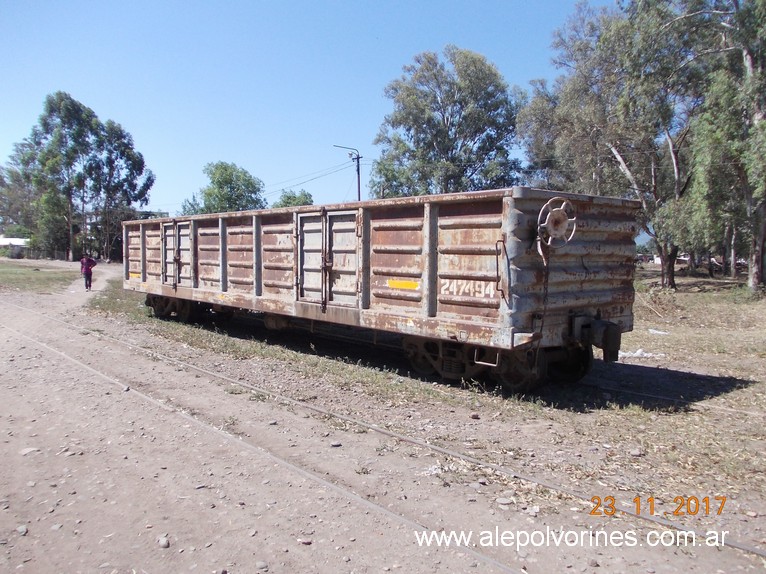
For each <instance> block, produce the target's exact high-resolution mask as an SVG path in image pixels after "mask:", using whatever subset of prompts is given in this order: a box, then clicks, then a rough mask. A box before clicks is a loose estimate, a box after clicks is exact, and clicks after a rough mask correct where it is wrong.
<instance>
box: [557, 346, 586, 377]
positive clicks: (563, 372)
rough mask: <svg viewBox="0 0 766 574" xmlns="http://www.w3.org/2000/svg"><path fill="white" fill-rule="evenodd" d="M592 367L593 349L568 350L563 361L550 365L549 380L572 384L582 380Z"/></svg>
mask: <svg viewBox="0 0 766 574" xmlns="http://www.w3.org/2000/svg"><path fill="white" fill-rule="evenodd" d="M592 367H593V347H592V346H591V345H585V346H584V347H582V348H576V349H570V350H569V352H568V356H567V358H566V359H564V360H563V361H557V362H555V363H551V365H550V367H549V368H548V371H549V373H550V375H551V379H553V380H554V381H556V382H560V383H564V384H573V383H576V382H578V381H580V380H581V379H583V378H584V377H585V376H586V375H587V374H588V373H590V370H591V368H592Z"/></svg>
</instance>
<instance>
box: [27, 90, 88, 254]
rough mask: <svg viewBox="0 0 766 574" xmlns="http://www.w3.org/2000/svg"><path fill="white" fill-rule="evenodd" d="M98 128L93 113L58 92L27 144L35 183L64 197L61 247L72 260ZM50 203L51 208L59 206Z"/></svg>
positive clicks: (33, 129) (48, 104)
mask: <svg viewBox="0 0 766 574" xmlns="http://www.w3.org/2000/svg"><path fill="white" fill-rule="evenodd" d="M99 127H100V122H99V120H98V117H96V114H95V113H94V112H93V110H91V109H90V108H89V107H87V106H85V105H83V104H82V103H80V102H78V101H77V100H75V99H74V98H73V97H72V96H70V95H69V94H67V93H66V92H56V93H54V94H50V95H48V96H47V97H46V98H45V103H44V107H43V114H42V115H41V116H40V119H39V122H38V125H37V126H35V127H33V128H32V134H31V136H30V138H29V139H28V140H27V143H29V144H30V145H29V146H28V150H29V153H30V154H31V156H32V159H31V161H29V162H28V165H30V168H31V169H32V173H33V181H34V183H35V184H36V185H37V186H38V187H40V188H42V189H44V190H45V193H48V194H55V193H58V194H61V197H62V199H63V202H62V203H63V204H64V205H65V206H66V208H65V217H66V226H67V241H66V245H63V246H59V247H60V248H63V249H66V251H67V253H68V258H69V259H70V260H71V259H72V257H73V252H72V250H73V248H74V247H75V233H76V231H77V230H78V227H79V223H80V218H79V217H78V211H77V208H76V205H78V204H79V205H81V206H82V207H83V211H84V206H85V204H86V203H88V201H89V199H90V189H89V186H88V167H89V162H90V160H91V153H92V150H93V147H94V145H95V140H96V138H97V134H98V131H99ZM49 199H50V201H48V202H47V204H49V205H54V204H57V203H58V202H57V201H54V200H53V198H49ZM49 235H50V234H49ZM52 236H53V237H59V236H58V234H53V235H52Z"/></svg>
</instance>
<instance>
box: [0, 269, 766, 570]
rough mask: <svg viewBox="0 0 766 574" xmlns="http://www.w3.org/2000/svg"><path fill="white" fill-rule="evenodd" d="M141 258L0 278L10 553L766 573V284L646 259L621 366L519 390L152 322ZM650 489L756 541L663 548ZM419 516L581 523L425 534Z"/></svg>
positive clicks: (89, 563)
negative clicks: (136, 268) (574, 381)
mask: <svg viewBox="0 0 766 574" xmlns="http://www.w3.org/2000/svg"><path fill="white" fill-rule="evenodd" d="M27 264H30V265H33V266H36V267H37V268H40V269H41V271H40V273H45V272H46V269H48V268H49V267H51V268H57V269H60V268H61V267H65V268H67V269H68V270H69V271H70V272H72V264H52V263H46V264H44V263H41V262H34V263H27ZM67 265H68V267H67ZM118 274H119V268H117V267H114V266H101V267H97V268H96V271H95V275H94V278H95V291H94V292H93V293H90V294H88V293H85V292H84V290H82V289H81V286H80V283H79V279H77V281H76V282H74V283H73V284H72V285H70V286H69V287H66V288H65V289H63V290H61V289H58V288H55V287H51V286H50V285H46V286H37V285H35V286H33V287H32V288H31V291H30V290H29V289H27V290H24V289H22V288H21V287H19V286H18V285H16V286H11V287H5V288H0V301H1V302H2V304H1V312H2V317H3V320H2V328H0V365H2V369H1V371H2V372H0V404H1V405H2V410H1V411H0V437H2V440H1V441H0V455H2V457H3V460H4V461H6V463H5V464H4V465H3V466H2V467H0V550H2V559H0V571H8V572H11V571H14V572H15V571H19V572H35V573H37V572H51V573H53V572H115V573H122V572H126V573H127V572H142V571H145V572H187V571H190V572H194V571H198V572H219V573H220V572H221V571H222V570H227V571H228V572H230V573H233V572H259V571H268V572H322V573H324V572H381V571H396V570H400V571H405V572H466V571H471V572H473V571H476V572H489V571H498V572H500V571H510V572H528V573H532V572H554V571H555V572H649V573H653V572H657V573H659V572H668V573H678V572H748V571H749V572H761V571H765V570H766V562H764V558H763V556H764V555H765V554H766V530H765V529H766V457H764V452H765V451H766V392H765V391H766V313H765V312H764V311H766V301H764V300H761V301H753V300H750V299H749V298H748V297H747V294H746V292H745V291H744V290H743V289H742V288H741V287H740V286H738V285H737V284H732V283H728V282H724V281H720V280H716V281H710V280H706V279H702V278H690V279H685V278H682V279H681V281H680V283H681V289H680V290H679V292H677V293H668V292H663V291H660V290H658V289H656V287H654V285H653V283H654V282H655V278H654V271H653V270H648V271H644V272H642V275H641V281H640V282H639V284H638V286H637V291H638V293H637V300H636V304H635V308H634V310H635V314H636V325H635V329H634V331H633V332H632V333H629V334H626V335H625V336H624V338H623V351H624V353H625V356H624V357H623V358H622V359H621V361H620V362H619V363H617V364H611V365H604V364H602V363H600V362H597V364H596V367H595V368H594V372H593V373H592V375H591V376H590V377H588V379H587V380H586V381H584V383H585V384H582V385H576V386H571V387H561V386H556V385H549V386H546V387H544V388H543V389H541V390H540V392H539V393H537V394H535V395H532V396H523V397H518V396H510V397H508V396H503V395H502V393H500V392H498V391H497V389H493V388H491V387H488V386H487V385H486V384H485V383H482V382H468V383H465V384H464V385H462V386H449V385H444V384H441V383H438V382H434V381H419V380H416V379H413V378H410V377H409V376H408V374H407V368H406V365H404V364H402V363H401V360H400V359H398V358H397V356H396V355H394V354H388V353H386V352H381V351H375V352H373V353H371V352H370V351H369V350H367V349H366V348H364V347H359V346H353V345H338V344H337V343H334V342H331V341H328V340H325V339H321V338H317V337H311V336H309V335H307V334H304V333H288V334H278V333H277V334H275V333H272V332H265V331H262V330H259V329H257V328H254V327H252V325H249V324H248V323H244V324H242V323H237V322H236V321H235V322H232V323H229V324H221V325H205V326H203V327H201V328H200V327H191V326H187V325H179V324H176V323H175V322H172V321H156V320H154V319H149V318H148V317H147V316H146V311H145V310H144V308H143V306H142V304H141V299H140V297H134V296H132V294H127V295H124V294H122V293H120V292H119V291H116V292H115V291H110V290H108V289H107V285H106V281H105V280H106V278H107V277H109V276H116V275H118ZM74 276H75V277H76V267H75V270H74ZM116 299H119V301H118V302H115V300H116ZM30 309H31V311H30ZM60 320H63V321H66V322H67V323H69V324H75V325H79V327H77V328H75V329H73V328H72V327H71V326H70V325H68V324H67V323H62V322H59V321H60ZM224 331H227V332H228V333H229V335H228V336H227V334H226V333H225V332H224ZM115 339H117V340H119V341H122V342H123V343H129V344H131V345H134V346H135V347H126V346H124V345H122V344H118V343H117V342H115ZM136 349H139V350H136ZM157 353H159V354H157ZM174 360H177V361H181V362H174ZM222 377H223V378H222ZM240 383H241V384H244V385H246V386H241V385H240ZM128 389H129V390H128ZM329 413H335V414H336V415H341V418H339V417H338V416H333V415H332V414H329ZM369 425H373V426H377V427H379V428H382V429H386V430H388V431H390V434H381V433H378V432H375V429H374V428H371V426H369ZM405 437H411V438H412V439H414V440H412V441H408V440H405ZM427 445H435V446H438V447H441V448H442V449H449V451H454V452H460V453H464V454H465V455H468V456H469V457H470V459H469V460H466V458H465V457H463V458H461V457H458V456H454V455H450V454H448V451H447V450H442V451H438V450H437V451H434V450H433V449H429V448H428V446H427ZM477 461H482V462H484V463H487V464H484V465H482V464H477ZM493 465H494V466H493ZM499 469H505V472H501V471H500V470H499ZM509 471H510V472H509ZM513 475H515V477H514V476H513ZM609 497H614V499H615V506H616V507H618V508H623V509H632V510H633V511H634V514H633V515H631V514H623V513H621V512H617V513H616V514H615V516H612V517H609V516H604V515H603V511H604V510H605V509H606V510H607V511H608V507H609V504H610V500H609ZM637 497H638V500H639V502H640V503H641V509H640V512H639V513H638V514H640V515H641V516H646V514H647V512H648V511H647V506H648V505H649V504H650V503H651V501H650V499H653V502H654V507H655V508H654V510H655V514H656V515H657V517H658V518H665V519H667V520H670V521H671V522H672V523H673V524H675V525H676V526H677V527H680V528H684V529H689V530H694V531H696V532H698V533H702V534H705V533H708V532H710V533H713V534H715V535H720V534H721V533H723V532H726V533H727V534H726V536H728V538H727V539H726V540H725V542H726V543H729V542H731V543H733V544H735V545H737V546H741V547H745V548H746V549H747V548H749V549H751V550H753V551H754V552H747V551H744V552H743V551H741V550H738V549H735V548H733V547H730V546H729V545H728V544H726V545H724V546H720V545H719V546H718V547H707V546H705V545H701V544H700V545H698V546H696V547H692V546H690V545H688V544H684V543H676V544H670V546H667V547H666V546H662V545H654V546H650V545H649V543H648V540H649V539H647V536H650V535H651V534H652V533H654V534H655V535H659V534H661V533H663V532H668V533H672V532H675V531H674V530H669V531H665V530H664V529H663V528H662V527H661V526H660V525H658V524H656V523H653V522H648V521H646V520H643V519H642V518H641V517H637V516H635V510H636V509H635V504H636V502H635V499H636V498H637ZM692 497H694V499H693V500H697V501H700V507H699V508H696V507H695V506H694V505H693V504H692ZM723 497H725V498H726V502H725V505H724V507H723V509H722V510H721V512H720V514H718V510H719V509H720V508H721V500H723ZM595 498H598V499H600V500H601V502H602V506H601V507H600V508H598V509H596V502H594V500H592V499H595ZM706 499H707V501H708V505H707V508H706V507H705V503H704V501H705V500H706ZM689 505H691V506H689ZM679 507H681V508H680V509H679ZM594 510H598V511H602V515H601V516H598V515H594V514H592V513H593V512H594ZM680 511H683V514H680ZM690 511H695V512H694V513H693V514H691V513H690ZM420 528H425V529H426V531H428V530H435V531H439V530H443V531H445V532H450V531H453V530H455V531H473V532H474V535H475V536H476V537H478V536H479V534H480V533H487V532H493V533H502V532H510V533H513V534H516V535H517V536H519V535H520V534H519V533H527V534H529V533H532V532H535V531H540V532H544V531H546V530H548V529H549V530H553V531H554V532H566V533H567V534H568V535H569V533H572V532H574V533H579V534H580V536H581V539H580V540H579V541H578V542H577V543H574V544H558V545H557V544H555V543H553V542H551V540H550V539H547V540H546V541H545V543H544V544H540V545H532V544H528V545H526V546H523V547H518V546H516V545H514V544H513V543H512V544H503V543H498V542H500V541H498V540H488V539H487V540H484V542H489V543H488V544H478V545H476V546H474V547H471V548H469V549H466V548H462V547H461V548H456V547H454V546H452V547H444V546H442V547H439V548H437V547H435V546H432V547H430V548H425V547H421V546H419V545H418V544H417V543H416V538H415V531H416V530H419V529H420ZM599 531H605V532H607V533H609V535H610V536H611V537H612V538H610V542H611V543H610V544H608V545H604V544H598V545H596V546H594V544H593V543H592V539H589V538H588V536H589V535H592V533H595V532H599ZM583 535H584V536H585V538H582V536H583ZM631 535H634V536H636V539H637V544H635V545H631V544H630V543H629V542H630V536H631ZM589 540H591V542H590V543H589V542H588V541H589ZM620 540H622V541H623V543H622V544H619V542H620ZM625 540H627V541H628V542H625ZM473 541H474V543H476V542H477V538H474V539H473ZM507 541H508V539H506V542H507ZM570 542H571V539H570ZM166 544H167V547H164V546H165V545H166ZM641 544H643V545H641Z"/></svg>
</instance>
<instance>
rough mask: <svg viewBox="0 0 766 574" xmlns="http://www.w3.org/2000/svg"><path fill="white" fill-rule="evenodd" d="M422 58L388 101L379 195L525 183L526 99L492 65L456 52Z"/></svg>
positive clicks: (377, 174)
mask: <svg viewBox="0 0 766 574" xmlns="http://www.w3.org/2000/svg"><path fill="white" fill-rule="evenodd" d="M444 58H445V60H446V61H443V60H441V59H440V58H439V55H438V54H436V53H434V52H424V53H421V54H418V55H417V56H415V59H414V63H413V64H411V65H407V66H405V67H404V74H403V75H402V77H400V78H399V79H397V80H394V81H392V82H391V83H390V84H389V85H388V86H387V87H386V89H385V95H386V97H388V98H389V99H391V100H392V101H393V104H394V111H393V112H391V113H390V114H389V115H387V116H386V118H385V120H384V122H383V124H382V126H381V128H380V131H379V133H378V136H377V137H376V139H375V141H374V143H375V144H378V145H381V146H382V148H383V149H382V153H381V156H380V159H378V160H376V161H375V162H374V164H373V169H372V177H371V184H370V187H371V190H372V195H373V196H376V197H391V196H406V195H427V194H435V193H451V192H459V191H467V190H469V189H482V188H490V187H504V186H508V185H513V184H514V183H516V182H517V181H518V175H519V171H520V167H521V166H520V161H519V160H517V159H514V158H513V157H512V153H511V150H512V147H513V144H514V141H515V136H516V114H517V112H518V110H519V108H520V107H521V105H522V104H523V102H524V97H525V95H524V94H523V92H521V91H520V90H518V89H514V90H511V89H509V87H508V85H507V84H506V82H505V81H504V80H503V78H502V76H501V75H500V73H499V72H498V70H497V68H495V66H493V65H492V64H490V63H489V62H488V61H487V60H486V58H484V57H483V56H481V55H479V54H476V53H474V52H471V51H468V50H463V49H460V48H457V47H455V46H451V45H450V46H447V47H446V48H445V49H444Z"/></svg>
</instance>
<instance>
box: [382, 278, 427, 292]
mask: <svg viewBox="0 0 766 574" xmlns="http://www.w3.org/2000/svg"><path fill="white" fill-rule="evenodd" d="M388 286H389V287H390V288H391V289H408V290H410V291H417V290H418V289H420V281H408V280H406V279H389V280H388Z"/></svg>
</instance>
